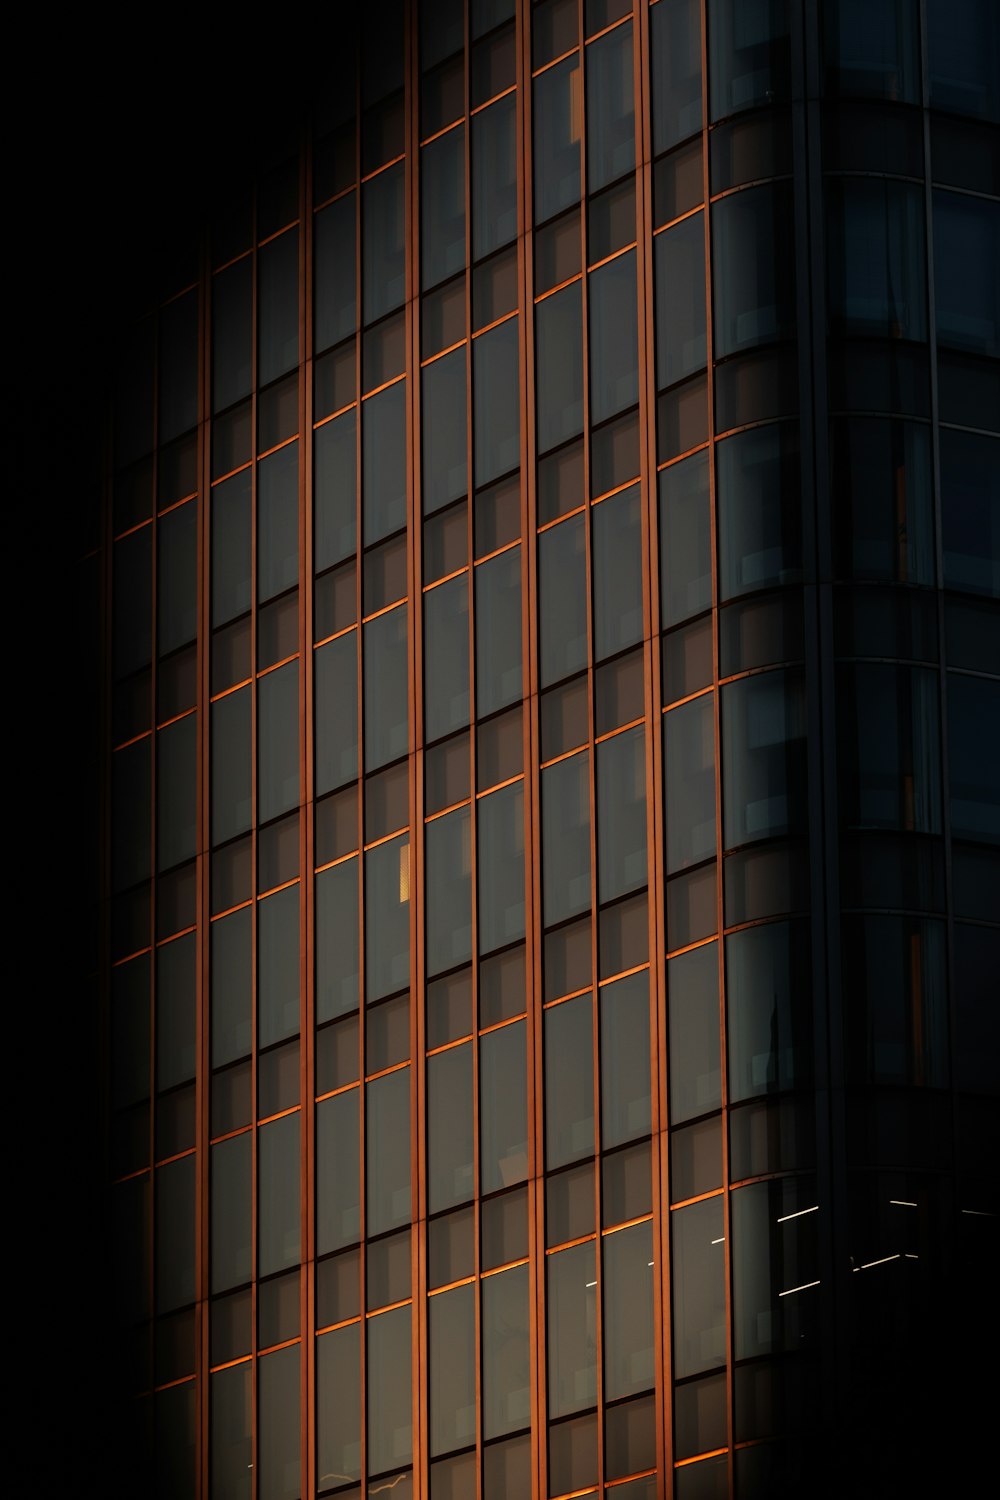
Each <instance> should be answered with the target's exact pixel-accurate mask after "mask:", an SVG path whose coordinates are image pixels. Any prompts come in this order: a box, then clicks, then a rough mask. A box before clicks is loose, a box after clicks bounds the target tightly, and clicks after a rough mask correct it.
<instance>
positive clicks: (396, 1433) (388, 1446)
mask: <svg viewBox="0 0 1000 1500" xmlns="http://www.w3.org/2000/svg"><path fill="white" fill-rule="evenodd" d="M411 1317H412V1309H411V1308H410V1307H409V1306H407V1307H397V1308H394V1309H393V1310H392V1311H391V1312H386V1313H380V1314H379V1316H378V1317H376V1318H369V1319H368V1322H367V1324H366V1331H367V1334H368V1371H367V1374H368V1405H367V1410H368V1472H369V1473H370V1474H379V1473H382V1472H384V1471H385V1470H387V1469H391V1468H394V1467H395V1466H396V1465H398V1464H407V1463H409V1462H410V1460H411V1458H412V1456H413V1429H412V1425H411V1391H412V1386H413V1375H412V1370H411V1365H410V1320H411Z"/></svg>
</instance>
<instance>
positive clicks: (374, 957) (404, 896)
mask: <svg viewBox="0 0 1000 1500" xmlns="http://www.w3.org/2000/svg"><path fill="white" fill-rule="evenodd" d="M409 978H410V841H409V838H408V837H406V836H403V837H402V838H396V839H390V840H389V842H388V843H385V844H378V845H377V846H376V847H375V848H374V849H369V851H368V853H367V854H366V855H365V990H366V994H367V998H368V999H369V1000H379V999H381V998H382V996H383V995H391V994H392V993H393V992H394V991H395V990H401V989H405V987H406V985H407V983H408V982H409Z"/></svg>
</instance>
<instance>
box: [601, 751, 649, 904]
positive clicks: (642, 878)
mask: <svg viewBox="0 0 1000 1500" xmlns="http://www.w3.org/2000/svg"><path fill="white" fill-rule="evenodd" d="M645 733H646V732H645V729H644V728H643V727H642V725H638V726H637V727H636V728H635V729H627V730H626V731H625V733H624V734H617V735H615V736H614V738H613V739H610V740H604V741H602V743H601V744H600V745H598V747H597V898H598V900H599V901H600V902H601V904H602V905H603V904H604V902H606V901H613V900H614V899H615V897H616V896H623V895H625V893H626V892H627V891H634V890H637V889H638V888H639V887H640V886H644V885H645V884H646V883H647V880H648V878H649V877H648V873H647V865H646V744H645Z"/></svg>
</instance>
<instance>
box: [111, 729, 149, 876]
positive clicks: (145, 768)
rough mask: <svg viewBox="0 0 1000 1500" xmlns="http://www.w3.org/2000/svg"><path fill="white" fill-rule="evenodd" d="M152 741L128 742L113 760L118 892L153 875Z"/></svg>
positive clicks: (114, 873)
mask: <svg viewBox="0 0 1000 1500" xmlns="http://www.w3.org/2000/svg"><path fill="white" fill-rule="evenodd" d="M151 744H152V742H151V740H149V739H148V738H147V739H144V740H140V741H139V742H138V743H137V744H134V745H128V746H126V748H125V749H123V750H119V751H118V753H117V755H116V756H115V757H114V760H113V761H112V763H111V798H112V807H111V830H112V841H111V871H112V883H113V888H114V889H115V890H116V891H119V890H122V889H124V887H125V886H129V885H133V884H134V883H135V882H136V881H137V880H143V879H147V878H148V876H149V870H150V864H151V862H152V850H151V848H150V832H151V829H150V822H151V819H150V812H151V808H150V805H149V803H150V786H149V782H150V749H151Z"/></svg>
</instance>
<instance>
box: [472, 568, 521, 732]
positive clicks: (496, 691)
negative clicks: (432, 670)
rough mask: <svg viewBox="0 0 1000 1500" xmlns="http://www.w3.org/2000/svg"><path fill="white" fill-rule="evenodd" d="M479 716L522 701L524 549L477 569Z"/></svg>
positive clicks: (477, 704)
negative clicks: (522, 572) (522, 574)
mask: <svg viewBox="0 0 1000 1500" xmlns="http://www.w3.org/2000/svg"><path fill="white" fill-rule="evenodd" d="M475 580H476V584H475V587H476V713H477V716H478V717H479V718H484V717H485V716H486V715H487V714H492V713H495V712H496V711H497V709H499V708H504V707H506V705H507V704H508V703H516V702H517V701H518V699H519V698H520V697H521V549H520V547H511V548H510V550H509V551H507V552H504V553H501V555H500V556H499V557H493V558H490V560H489V561H488V562H485V563H483V564H482V566H481V567H479V568H477V569H476V572H475Z"/></svg>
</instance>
